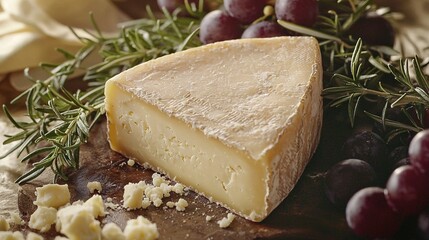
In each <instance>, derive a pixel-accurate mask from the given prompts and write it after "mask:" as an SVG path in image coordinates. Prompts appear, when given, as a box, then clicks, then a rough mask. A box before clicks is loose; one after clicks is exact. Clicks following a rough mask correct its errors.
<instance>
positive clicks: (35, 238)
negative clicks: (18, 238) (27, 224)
mask: <svg viewBox="0 0 429 240" xmlns="http://www.w3.org/2000/svg"><path fill="white" fill-rule="evenodd" d="M26 240H43V237H42V236H40V235H39V234H37V233H34V232H29V233H28V234H27V238H26Z"/></svg>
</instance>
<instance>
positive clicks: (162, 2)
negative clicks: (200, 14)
mask: <svg viewBox="0 0 429 240" xmlns="http://www.w3.org/2000/svg"><path fill="white" fill-rule="evenodd" d="M156 2H157V3H158V7H159V8H166V9H167V11H169V12H173V11H174V10H175V9H176V8H179V7H184V6H185V1H184V0H157V1H156ZM188 2H189V4H192V3H194V4H195V5H196V6H198V4H199V0H188Z"/></svg>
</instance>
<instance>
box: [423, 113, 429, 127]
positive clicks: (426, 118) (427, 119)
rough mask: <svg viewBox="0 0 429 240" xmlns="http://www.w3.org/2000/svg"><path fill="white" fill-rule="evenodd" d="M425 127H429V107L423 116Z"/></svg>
mask: <svg viewBox="0 0 429 240" xmlns="http://www.w3.org/2000/svg"><path fill="white" fill-rule="evenodd" d="M423 127H424V128H425V129H427V128H429V108H426V109H425V114H424V116H423Z"/></svg>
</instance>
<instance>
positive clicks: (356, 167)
mask: <svg viewBox="0 0 429 240" xmlns="http://www.w3.org/2000/svg"><path fill="white" fill-rule="evenodd" d="M375 183H376V175H375V171H374V169H373V168H372V167H371V165H369V164H368V163H367V162H364V161H362V160H358V159H347V160H344V161H341V162H339V163H337V164H335V165H334V166H332V167H331V168H330V169H329V171H328V173H327V174H326V178H325V193H326V195H327V196H328V198H329V200H330V201H331V202H332V203H333V204H335V205H337V206H340V207H345V206H346V204H347V202H348V201H349V199H350V198H351V197H352V196H353V194H355V193H356V192H357V191H359V190H360V189H362V188H365V187H370V186H374V185H375Z"/></svg>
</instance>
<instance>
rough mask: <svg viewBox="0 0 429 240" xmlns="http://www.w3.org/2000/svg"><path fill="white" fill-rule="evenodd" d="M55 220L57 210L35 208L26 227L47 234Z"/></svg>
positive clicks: (41, 207)
mask: <svg viewBox="0 0 429 240" xmlns="http://www.w3.org/2000/svg"><path fill="white" fill-rule="evenodd" d="M56 218H57V209H55V208H53V207H43V206H39V207H37V209H36V211H34V213H33V214H31V216H30V221H29V223H28V226H29V227H30V228H32V229H37V230H39V231H40V232H47V231H49V229H51V225H52V224H54V223H55V221H56Z"/></svg>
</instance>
